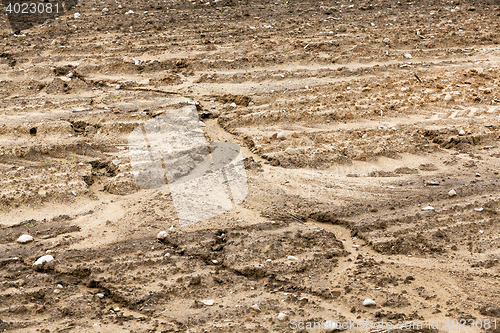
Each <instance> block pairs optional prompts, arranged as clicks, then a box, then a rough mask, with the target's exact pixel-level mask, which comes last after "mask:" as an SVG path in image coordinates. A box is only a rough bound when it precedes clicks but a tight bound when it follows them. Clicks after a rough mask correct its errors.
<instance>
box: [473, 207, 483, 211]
mask: <svg viewBox="0 0 500 333" xmlns="http://www.w3.org/2000/svg"><path fill="white" fill-rule="evenodd" d="M483 209H484V208H483V207H481V208H474V210H475V211H476V212H482V211H483Z"/></svg>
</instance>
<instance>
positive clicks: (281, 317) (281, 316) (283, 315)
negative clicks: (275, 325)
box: [278, 312, 288, 321]
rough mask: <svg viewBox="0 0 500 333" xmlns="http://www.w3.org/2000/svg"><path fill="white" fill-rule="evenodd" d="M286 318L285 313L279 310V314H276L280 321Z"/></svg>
mask: <svg viewBox="0 0 500 333" xmlns="http://www.w3.org/2000/svg"><path fill="white" fill-rule="evenodd" d="M287 318H288V316H287V314H286V313H283V312H280V314H279V315H278V320H280V321H284V320H286V319H287Z"/></svg>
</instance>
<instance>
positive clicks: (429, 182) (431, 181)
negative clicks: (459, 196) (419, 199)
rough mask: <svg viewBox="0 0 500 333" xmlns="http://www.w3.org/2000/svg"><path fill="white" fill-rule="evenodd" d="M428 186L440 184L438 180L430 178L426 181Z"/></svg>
mask: <svg viewBox="0 0 500 333" xmlns="http://www.w3.org/2000/svg"><path fill="white" fill-rule="evenodd" d="M426 185H428V186H439V182H438V181H437V180H430V181H428V182H427V183H426Z"/></svg>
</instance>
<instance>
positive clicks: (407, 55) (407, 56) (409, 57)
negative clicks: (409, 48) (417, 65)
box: [405, 53, 413, 59]
mask: <svg viewBox="0 0 500 333" xmlns="http://www.w3.org/2000/svg"><path fill="white" fill-rule="evenodd" d="M405 58H406V59H411V58H413V57H412V56H411V54H409V53H406V54H405Z"/></svg>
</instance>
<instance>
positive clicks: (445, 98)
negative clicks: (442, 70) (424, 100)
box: [444, 94, 453, 101]
mask: <svg viewBox="0 0 500 333" xmlns="http://www.w3.org/2000/svg"><path fill="white" fill-rule="evenodd" d="M452 98H453V97H451V95H450V94H446V96H444V100H445V101H451V99H452Z"/></svg>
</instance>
